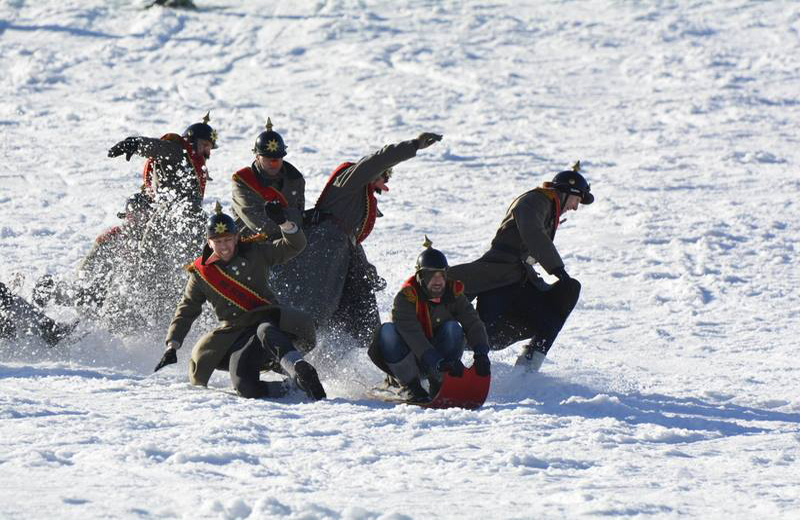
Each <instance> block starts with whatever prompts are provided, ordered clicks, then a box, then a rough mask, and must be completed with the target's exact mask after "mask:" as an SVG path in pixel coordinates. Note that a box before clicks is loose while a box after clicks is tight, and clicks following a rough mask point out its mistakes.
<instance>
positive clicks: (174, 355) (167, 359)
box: [153, 347, 178, 373]
mask: <svg viewBox="0 0 800 520" xmlns="http://www.w3.org/2000/svg"><path fill="white" fill-rule="evenodd" d="M177 362H178V351H177V350H175V349H174V348H173V347H167V350H165V351H164V355H163V356H161V361H159V362H158V365H156V369H155V370H153V373H156V372H158V371H159V370H161V369H162V368H164V367H165V366H167V365H172V364H175V363H177Z"/></svg>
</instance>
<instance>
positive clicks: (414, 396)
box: [397, 378, 431, 404]
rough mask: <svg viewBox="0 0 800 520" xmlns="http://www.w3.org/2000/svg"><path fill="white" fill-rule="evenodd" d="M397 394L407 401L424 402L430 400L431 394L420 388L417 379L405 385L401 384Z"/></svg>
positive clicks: (420, 385)
mask: <svg viewBox="0 0 800 520" xmlns="http://www.w3.org/2000/svg"><path fill="white" fill-rule="evenodd" d="M397 395H398V396H399V397H400V398H401V399H402V400H404V401H406V402H407V403H414V404H424V403H429V402H431V396H430V395H428V392H426V391H425V389H424V388H422V384H421V383H420V381H419V379H418V378H417V379H413V380H411V381H410V382H409V383H407V384H405V385H401V387H400V391H399V392H398V393H397Z"/></svg>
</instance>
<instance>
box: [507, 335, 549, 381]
mask: <svg viewBox="0 0 800 520" xmlns="http://www.w3.org/2000/svg"><path fill="white" fill-rule="evenodd" d="M552 344H553V342H552V341H548V340H547V339H546V338H540V337H539V336H534V337H532V338H531V340H530V341H529V342H528V344H527V345H525V347H524V348H523V350H522V354H520V355H519V357H518V358H517V362H516V363H515V365H516V366H522V367H525V371H526V372H538V371H539V369H540V368H542V363H544V358H545V357H546V356H547V351H549V350H550V347H551V346H552Z"/></svg>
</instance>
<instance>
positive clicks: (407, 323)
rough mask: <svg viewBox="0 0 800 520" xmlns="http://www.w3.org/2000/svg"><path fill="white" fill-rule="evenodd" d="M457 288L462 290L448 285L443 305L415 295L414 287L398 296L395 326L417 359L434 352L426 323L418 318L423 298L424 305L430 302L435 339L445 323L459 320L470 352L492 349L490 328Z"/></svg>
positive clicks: (422, 294) (405, 289)
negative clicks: (489, 347) (478, 349)
mask: <svg viewBox="0 0 800 520" xmlns="http://www.w3.org/2000/svg"><path fill="white" fill-rule="evenodd" d="M454 285H455V286H456V287H457V286H458V284H457V283H456V284H454V283H453V282H452V281H449V282H448V284H447V290H446V291H445V293H444V295H443V296H442V298H441V301H440V302H439V303H434V302H432V301H430V300H428V296H427V295H426V294H425V291H424V290H419V289H418V290H417V291H414V290H411V288H410V287H404V288H403V289H401V290H400V292H398V293H397V295H395V297H394V305H393V306H392V323H394V326H395V327H396V328H397V332H398V333H399V334H400V336H401V337H402V338H403V340H405V342H406V344H407V345H408V347H409V348H410V349H411V352H413V353H414V356H415V357H416V358H417V359H421V358H422V356H423V354H425V351H427V350H428V349H431V348H434V347H433V345H432V344H431V342H430V340H429V339H428V338H427V336H425V332H424V331H423V327H422V323H421V322H420V320H419V319H418V318H417V304H418V299H419V298H422V299H423V301H424V300H428V301H426V302H424V303H423V305H427V306H428V312H429V315H430V318H431V328H432V329H433V334H434V335H435V334H436V331H437V330H438V329H439V327H440V326H441V325H442V323H444V322H446V321H450V320H455V321H457V322H458V323H460V324H461V327H462V328H463V329H464V335H465V336H466V339H467V346H468V347H469V348H471V349H472V348H474V347H488V345H489V338H488V337H487V335H486V328H485V327H484V325H483V322H482V321H481V319H480V318H479V317H478V313H477V311H475V308H474V307H473V306H472V304H471V303H470V302H469V300H468V299H467V297H466V296H465V295H464V293H463V292H462V291H460V290H458V289H454Z"/></svg>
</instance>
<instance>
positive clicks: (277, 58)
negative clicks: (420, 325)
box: [0, 0, 800, 520]
mask: <svg viewBox="0 0 800 520" xmlns="http://www.w3.org/2000/svg"><path fill="white" fill-rule="evenodd" d="M196 3H197V4H198V5H200V6H201V9H200V10H199V11H197V12H191V11H179V10H167V9H161V8H153V9H149V10H142V9H140V8H139V7H140V6H141V5H142V4H143V2H136V3H131V2H123V1H121V0H115V1H111V2H99V1H96V0H92V1H85V2H78V1H76V0H68V1H66V2H26V1H24V0H14V1H7V2H5V3H3V4H2V5H0V70H3V71H4V73H3V74H2V75H0V131H2V134H3V138H2V139H0V216H1V217H2V218H1V219H0V256H1V257H2V258H3V260H4V263H5V268H4V269H3V271H2V273H0V279H1V280H2V281H4V282H6V283H10V284H12V285H14V286H15V287H17V288H18V289H19V292H20V293H21V294H22V295H23V296H26V297H28V296H30V291H31V289H32V287H33V284H34V283H35V280H36V279H37V278H38V277H39V276H40V275H42V274H44V273H51V274H56V275H68V273H69V272H70V271H71V270H73V269H74V268H75V266H76V264H77V262H78V261H79V260H80V259H81V258H82V257H83V255H84V254H85V253H86V252H87V251H88V249H89V247H90V245H91V242H92V240H93V239H94V237H95V236H96V235H97V234H98V233H99V232H100V231H101V230H103V229H104V228H106V227H109V226H111V225H113V224H115V221H116V217H115V215H116V212H117V211H119V210H120V208H121V206H122V205H123V203H124V201H125V199H126V197H127V196H128V195H129V194H130V193H131V192H132V191H133V190H134V189H135V187H136V186H137V185H138V183H139V181H140V174H141V164H142V163H141V161H138V160H134V161H131V162H130V163H126V162H124V161H123V160H122V159H119V158H118V159H108V158H107V157H106V151H107V149H108V148H109V147H110V146H111V145H113V144H114V143H115V142H116V141H118V140H120V139H122V138H124V137H125V136H128V135H139V134H141V135H148V136H159V135H161V134H163V133H165V132H167V131H182V130H183V129H184V128H185V127H186V126H187V125H188V124H189V123H191V122H194V121H196V120H199V118H200V117H201V116H202V114H204V113H205V111H206V110H207V109H209V108H210V109H211V110H212V113H211V117H212V124H213V125H214V126H215V128H217V130H218V131H219V134H220V148H219V149H218V150H215V151H214V154H213V156H212V158H211V161H210V162H209V169H210V172H211V176H212V177H213V178H214V181H213V182H211V183H210V184H209V186H208V190H207V194H206V201H205V203H206V207H207V208H210V207H211V205H213V202H214V201H215V200H220V201H221V202H222V203H223V204H224V205H225V206H226V207H229V201H230V184H229V182H228V181H227V179H228V178H229V175H230V174H231V173H232V172H234V171H236V170H237V169H238V168H240V167H242V166H243V165H245V164H248V163H249V161H250V160H251V155H250V152H249V150H250V148H251V147H252V141H253V139H254V138H255V136H256V135H257V133H258V132H259V131H260V129H261V128H262V125H263V121H264V119H265V118H266V117H267V116H270V117H271V118H272V121H273V122H274V123H275V128H276V130H278V131H279V132H281V134H282V135H283V137H284V139H285V140H286V142H287V145H288V146H289V156H288V157H287V159H288V160H290V161H291V162H292V163H293V164H295V165H296V166H297V167H298V168H299V169H300V170H301V171H303V172H304V173H305V175H306V179H307V194H306V200H307V203H308V205H311V204H313V201H314V200H315V199H316V196H317V195H318V193H319V191H320V190H321V188H322V185H323V183H324V181H325V179H326V177H327V175H328V173H329V171H330V169H331V168H332V167H334V166H335V165H337V164H339V163H340V162H341V161H342V160H344V159H356V158H358V157H360V156H361V155H364V154H365V153H368V152H370V151H372V150H374V149H376V148H378V147H380V146H382V145H383V144H386V143H389V142H396V141H399V140H402V139H408V138H411V137H415V136H416V135H417V134H418V133H419V132H421V131H426V130H429V131H437V132H442V133H443V134H444V136H445V138H444V140H443V141H442V142H441V143H439V144H437V145H435V146H433V147H431V148H429V149H426V150H423V151H421V152H420V153H419V155H418V157H417V158H415V159H412V160H411V161H409V162H407V163H404V164H402V165H400V166H398V167H397V168H396V175H395V176H394V177H393V178H392V182H391V184H390V187H391V191H390V193H389V194H388V195H387V196H384V197H381V200H380V204H381V211H382V212H383V213H384V214H385V217H384V218H382V219H380V220H379V221H378V222H377V224H376V228H375V231H374V233H373V234H372V235H371V236H370V239H369V240H368V241H367V242H366V243H365V247H366V250H367V254H368V256H369V258H370V259H371V260H372V262H373V263H374V264H375V265H376V266H377V267H378V269H379V272H380V273H381V274H382V275H383V276H384V277H385V278H386V279H387V281H388V283H389V289H388V290H387V291H385V292H383V293H381V294H379V305H380V308H381V313H382V315H383V316H384V317H388V314H389V310H390V305H391V299H392V297H393V295H394V291H395V290H396V288H397V287H399V285H400V283H401V282H402V280H403V279H405V278H406V277H407V276H408V274H409V272H410V270H411V269H412V266H413V262H414V259H415V258H416V255H417V254H418V252H419V250H420V247H421V241H422V240H421V239H422V237H423V235H424V234H428V236H430V237H431V238H432V239H433V241H434V244H435V246H436V247H438V248H441V249H442V250H443V251H444V252H445V253H447V254H448V258H449V260H450V262H451V263H452V264H455V263H460V262H463V261H467V260H471V259H474V258H476V257H477V256H479V255H480V254H482V253H483V252H484V251H485V249H486V248H487V246H488V244H489V241H490V240H491V238H492V236H493V234H494V231H495V230H496V227H497V224H498V223H499V222H500V219H501V218H502V216H503V213H504V211H505V209H506V207H507V205H508V204H509V203H510V202H511V200H513V198H514V197H515V196H516V195H518V194H519V193H521V192H523V191H525V190H527V189H530V188H532V187H534V186H536V185H538V184H540V183H541V182H542V181H544V180H548V179H549V178H550V177H551V176H552V175H553V174H554V173H555V172H557V171H559V170H561V169H564V168H566V167H568V166H569V165H570V164H571V163H572V162H574V161H575V160H577V159H581V161H582V164H583V166H584V172H585V174H586V176H587V178H588V179H589V181H590V182H591V184H592V191H593V193H595V194H596V202H595V204H593V205H592V206H589V207H582V208H581V209H580V211H578V212H577V213H570V214H569V215H568V216H567V219H568V220H567V221H566V222H565V223H564V224H563V225H562V226H561V227H560V228H559V232H558V236H557V237H556V244H557V246H558V247H559V249H560V252H561V254H562V256H563V258H564V260H565V263H566V266H567V269H568V270H569V272H570V273H571V274H572V275H573V276H575V277H577V278H578V279H580V281H581V282H582V284H583V292H582V294H581V300H580V301H579V303H578V306H577V307H576V309H575V311H574V313H573V315H572V317H571V318H570V320H569V321H568V322H567V325H566V326H565V328H564V330H563V331H562V333H561V335H560V336H559V339H558V341H557V343H556V345H555V347H554V349H553V351H552V353H551V355H550V356H549V358H548V360H547V361H546V363H545V365H544V367H543V371H542V373H541V374H536V375H524V374H519V373H516V372H514V371H513V370H512V366H513V362H514V359H515V357H516V354H517V350H518V347H517V348H516V349H515V348H513V347H512V348H510V349H507V350H505V351H500V352H493V353H492V354H491V358H492V361H493V375H494V377H493V384H492V389H491V392H490V394H489V399H488V401H487V403H486V405H485V406H484V407H483V408H481V409H479V410H477V411H464V410H425V409H419V408H415V407H409V406H391V405H388V404H384V403H377V402H372V401H369V400H367V399H366V398H365V393H364V392H365V389H366V388H368V387H369V386H371V385H372V384H374V383H376V382H377V381H379V380H380V374H379V371H378V370H377V369H376V368H374V367H373V366H372V365H371V363H370V362H369V360H368V359H367V356H366V353H364V352H361V351H353V352H345V351H343V350H344V349H343V346H342V345H338V344H336V343H335V342H334V341H332V340H330V338H325V337H324V335H323V341H322V342H321V345H320V347H319V348H318V350H317V351H315V352H314V353H313V354H312V356H311V359H312V361H313V362H315V363H316V364H317V365H318V366H319V368H320V373H321V375H322V377H323V383H324V384H325V385H326V388H327V389H328V393H329V396H330V399H329V400H326V401H324V402H318V403H308V402H305V401H304V399H302V397H301V396H299V395H290V396H288V397H286V398H283V399H280V400H275V401H248V400H243V399H240V398H238V397H236V396H235V394H234V393H233V392H232V390H230V389H229V382H228V379H227V374H225V373H221V374H216V375H215V376H214V378H213V379H212V381H211V387H210V389H199V388H193V387H191V386H190V385H189V383H188V382H187V378H186V366H187V360H186V357H187V356H188V349H184V350H182V351H181V352H180V353H179V357H180V358H181V359H180V362H179V364H178V366H177V368H175V367H169V368H168V369H166V370H164V371H162V372H159V373H158V374H156V375H151V374H150V371H151V370H152V367H153V366H154V365H155V363H156V362H157V360H158V357H159V356H160V353H161V349H162V341H163V334H164V330H163V329H162V328H160V327H155V328H153V330H147V331H142V332H141V333H139V334H137V335H129V336H125V337H120V336H118V335H115V334H114V331H104V330H102V329H101V328H98V327H93V326H92V325H91V324H88V325H85V326H83V333H84V334H85V335H84V336H83V337H82V338H81V339H80V340H79V341H77V342H76V343H75V344H73V345H70V346H68V347H67V348H60V349H54V350H47V349H45V348H44V347H43V346H42V345H41V344H38V343H36V342H35V341H24V340H21V341H15V342H8V341H5V342H3V341H2V340H0V516H1V517H3V518H31V517H33V518H36V517H57V518H100V517H103V518H105V517H186V518H248V517H249V518H266V517H286V518H346V519H375V518H381V519H394V520H399V519H405V518H430V517H442V518H463V517H466V518H534V517H536V518H574V517H647V518H670V517H680V516H683V517H690V518H726V519H728V518H765V517H769V518H797V517H798V515H800V499H798V497H800V484H798V479H797V474H798V459H800V427H798V425H799V424H800V398H798V395H797V374H798V362H797V351H798V347H800V342H798V339H797V337H798V335H799V334H798V333H800V326H799V323H800V317H799V315H798V310H797V309H798V308H800V301H798V300H799V298H798V289H797V288H798V286H800V277H799V276H798V269H797V266H796V265H795V264H796V256H797V250H798V249H799V248H800V233H798V231H797V229H796V228H797V223H798V222H800V211H798V203H797V199H798V191H800V180H798V179H799V177H798V174H797V166H796V165H797V163H798V159H800V157H798V151H797V150H798V137H797V121H798V115H800V110H799V109H798V108H799V107H800V101H798V98H797V85H798V77H800V58H799V57H800V41H799V40H798V34H800V4H796V3H791V2H764V3H760V2H759V3H756V2H746V1H743V0H734V1H731V2H721V1H711V2H703V3H691V2H682V1H679V2H642V3H611V2H601V1H587V2H548V3H544V2H536V3H523V2H498V3H492V4H485V3H480V2H473V1H468V2H455V1H443V2H427V1H422V0H420V1H414V2H409V3H407V4H405V5H398V4H395V3H393V2H385V1H376V2H355V1H350V0H329V1H325V2H309V1H301V2H292V3H277V2H267V1H262V0H258V1H251V2H232V1H226V0H218V1H215V2H213V4H212V3H210V2H209V3H206V2H204V1H203V0H196ZM48 312H49V313H50V314H51V315H53V316H56V317H59V318H63V319H68V318H70V317H71V316H73V315H72V314H71V311H70V310H68V309H65V308H59V307H51V308H50V309H48ZM165 319H168V317H166V318H165ZM209 323H210V322H209V321H208V318H207V317H206V320H205V321H203V322H198V323H197V324H196V325H195V327H194V330H193V333H192V335H191V336H190V337H189V338H188V339H187V342H186V344H191V343H192V342H193V341H194V339H196V338H197V337H199V335H200V332H201V330H198V329H202V328H203V327H204V326H207V325H208V324H209ZM465 361H467V363H469V362H470V355H469V354H467V355H466V356H465Z"/></svg>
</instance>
